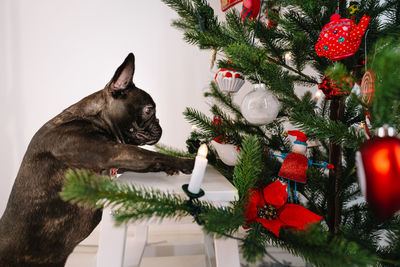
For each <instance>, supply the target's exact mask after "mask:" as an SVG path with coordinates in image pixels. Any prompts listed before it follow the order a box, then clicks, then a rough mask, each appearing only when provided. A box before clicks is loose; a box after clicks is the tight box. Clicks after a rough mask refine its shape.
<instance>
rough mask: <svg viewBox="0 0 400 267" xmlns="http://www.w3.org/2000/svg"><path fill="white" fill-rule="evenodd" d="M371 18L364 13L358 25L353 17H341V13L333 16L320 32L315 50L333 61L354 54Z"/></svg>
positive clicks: (319, 54)
mask: <svg viewBox="0 0 400 267" xmlns="http://www.w3.org/2000/svg"><path fill="white" fill-rule="evenodd" d="M369 20H370V18H369V17H367V16H366V15H364V16H363V17H362V18H361V21H360V23H359V24H358V25H356V24H355V23H354V21H353V20H351V19H341V18H340V15H339V14H334V15H332V17H331V22H329V23H328V24H326V25H325V26H324V28H323V29H322V31H321V33H320V34H319V38H318V42H317V44H316V45H315V51H316V52H317V55H318V56H320V57H327V58H329V59H330V60H332V61H336V60H341V59H344V58H347V57H350V56H352V55H354V53H355V52H357V50H358V48H359V47H360V43H361V39H362V36H363V35H364V32H365V30H366V29H367V26H368V23H369Z"/></svg>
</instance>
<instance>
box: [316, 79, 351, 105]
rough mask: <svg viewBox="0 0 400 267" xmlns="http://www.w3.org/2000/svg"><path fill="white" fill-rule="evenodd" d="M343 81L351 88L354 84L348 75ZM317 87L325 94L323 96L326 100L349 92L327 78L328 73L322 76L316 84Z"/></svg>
mask: <svg viewBox="0 0 400 267" xmlns="http://www.w3.org/2000/svg"><path fill="white" fill-rule="evenodd" d="M344 82H345V83H346V84H347V86H348V87H349V88H353V86H354V80H353V79H351V78H350V77H349V78H346V79H345V80H344ZM318 89H320V90H322V92H323V93H324V95H325V98H326V99H328V100H330V99H335V98H339V97H341V96H345V95H349V92H346V91H342V88H341V87H340V86H339V85H337V82H336V81H334V80H332V79H330V78H329V75H326V76H324V77H323V78H322V82H321V83H319V84H318Z"/></svg>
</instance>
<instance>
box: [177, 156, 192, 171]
mask: <svg viewBox="0 0 400 267" xmlns="http://www.w3.org/2000/svg"><path fill="white" fill-rule="evenodd" d="M193 167H194V159H182V162H181V165H180V168H179V170H180V171H181V172H183V173H185V174H191V173H192V171H193Z"/></svg>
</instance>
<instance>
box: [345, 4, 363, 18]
mask: <svg viewBox="0 0 400 267" xmlns="http://www.w3.org/2000/svg"><path fill="white" fill-rule="evenodd" d="M360 2H361V1H360V0H350V3H349V7H348V8H347V13H348V15H349V17H350V18H351V19H354V18H355V16H356V14H357V12H358V11H359V10H360Z"/></svg>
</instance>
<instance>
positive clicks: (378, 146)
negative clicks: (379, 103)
mask: <svg viewBox="0 0 400 267" xmlns="http://www.w3.org/2000/svg"><path fill="white" fill-rule="evenodd" d="M356 163H357V174H358V181H359V183H360V188H361V192H362V193H363V195H364V197H365V198H366V200H367V202H368V205H369V207H370V208H371V210H372V211H373V212H374V214H375V215H376V216H377V217H378V218H380V219H381V220H386V219H389V218H390V217H392V216H393V215H394V213H395V212H396V211H398V210H400V140H399V139H398V138H396V137H395V136H394V129H393V128H392V127H388V126H384V127H381V128H379V129H378V132H377V135H376V136H374V137H373V138H371V139H369V140H367V141H365V142H364V143H363V144H362V145H361V146H360V149H359V150H358V151H357V153H356Z"/></svg>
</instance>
